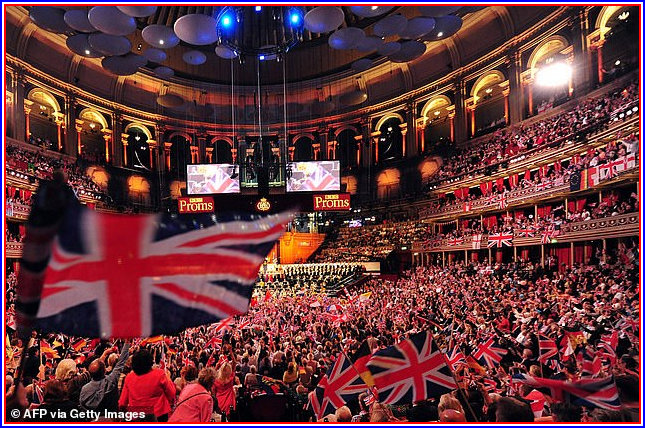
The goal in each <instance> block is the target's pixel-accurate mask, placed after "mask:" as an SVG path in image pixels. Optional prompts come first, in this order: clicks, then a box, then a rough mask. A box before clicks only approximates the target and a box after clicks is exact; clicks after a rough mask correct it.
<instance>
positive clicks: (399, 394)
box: [367, 332, 457, 404]
mask: <svg viewBox="0 0 645 428" xmlns="http://www.w3.org/2000/svg"><path fill="white" fill-rule="evenodd" d="M367 368H368V369H369V370H370V372H371V373H372V377H373V378H374V383H375V384H376V388H377V389H378V392H379V401H380V402H381V403H385V404H404V403H414V402H417V401H421V400H425V399H427V398H430V397H439V396H440V395H442V394H445V393H447V392H450V391H452V390H453V389H456V388H457V384H456V382H455V380H454V379H453V377H452V374H451V373H450V369H449V367H448V360H447V359H446V356H445V355H444V354H443V353H441V351H440V350H439V348H437V346H436V345H435V343H434V342H433V340H432V335H431V334H430V333H428V332H422V333H418V334H415V335H414V336H412V337H410V338H409V339H406V340H403V341H402V342H399V343H397V344H396V345H394V346H390V347H388V348H385V349H382V350H380V351H378V352H376V353H375V354H374V355H372V358H371V359H370V361H369V362H368V363H367Z"/></svg>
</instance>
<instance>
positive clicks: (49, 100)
mask: <svg viewBox="0 0 645 428" xmlns="http://www.w3.org/2000/svg"><path fill="white" fill-rule="evenodd" d="M25 105H26V106H27V105H29V106H30V111H29V123H28V131H29V132H28V142H29V143H31V144H35V145H38V146H40V147H44V148H46V149H50V150H58V139H59V135H58V133H59V130H58V125H57V124H56V120H57V118H59V117H60V115H61V113H60V105H59V103H58V101H57V100H56V98H55V97H54V96H53V95H52V94H51V93H49V92H48V91H46V90H45V89H41V88H34V89H32V90H31V91H29V94H27V101H26V102H25Z"/></svg>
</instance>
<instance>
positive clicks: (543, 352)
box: [538, 336, 558, 364]
mask: <svg viewBox="0 0 645 428" xmlns="http://www.w3.org/2000/svg"><path fill="white" fill-rule="evenodd" d="M538 345H539V349H540V355H539V356H538V361H539V362H540V363H543V364H544V363H546V362H547V360H548V359H550V358H553V357H557V356H558V345H557V343H555V341H554V340H553V339H549V338H548V337H546V336H540V338H539V340H538Z"/></svg>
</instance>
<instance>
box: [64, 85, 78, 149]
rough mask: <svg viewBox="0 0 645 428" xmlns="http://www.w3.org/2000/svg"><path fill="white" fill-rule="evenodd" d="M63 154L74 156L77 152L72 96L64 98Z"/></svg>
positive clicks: (74, 99) (74, 111)
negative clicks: (64, 132) (64, 133)
mask: <svg viewBox="0 0 645 428" xmlns="http://www.w3.org/2000/svg"><path fill="white" fill-rule="evenodd" d="M65 130H66V135H65V144H64V146H65V153H66V154H68V155H72V156H74V155H75V154H76V150H77V141H78V137H77V135H76V134H78V132H76V97H75V96H74V94H67V95H66V96H65Z"/></svg>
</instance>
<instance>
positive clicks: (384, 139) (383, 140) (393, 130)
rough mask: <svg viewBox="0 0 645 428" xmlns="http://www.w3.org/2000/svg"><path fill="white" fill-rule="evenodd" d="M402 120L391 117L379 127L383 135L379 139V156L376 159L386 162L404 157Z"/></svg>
mask: <svg viewBox="0 0 645 428" xmlns="http://www.w3.org/2000/svg"><path fill="white" fill-rule="evenodd" d="M400 125H401V120H400V119H399V118H398V117H391V118H389V119H387V120H385V121H384V122H383V124H382V125H381V126H380V127H379V128H378V131H380V132H381V136H380V137H379V140H378V157H377V159H375V160H378V161H380V162H385V161H389V160H395V159H400V158H401V157H403V134H402V133H401V126H400Z"/></svg>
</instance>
